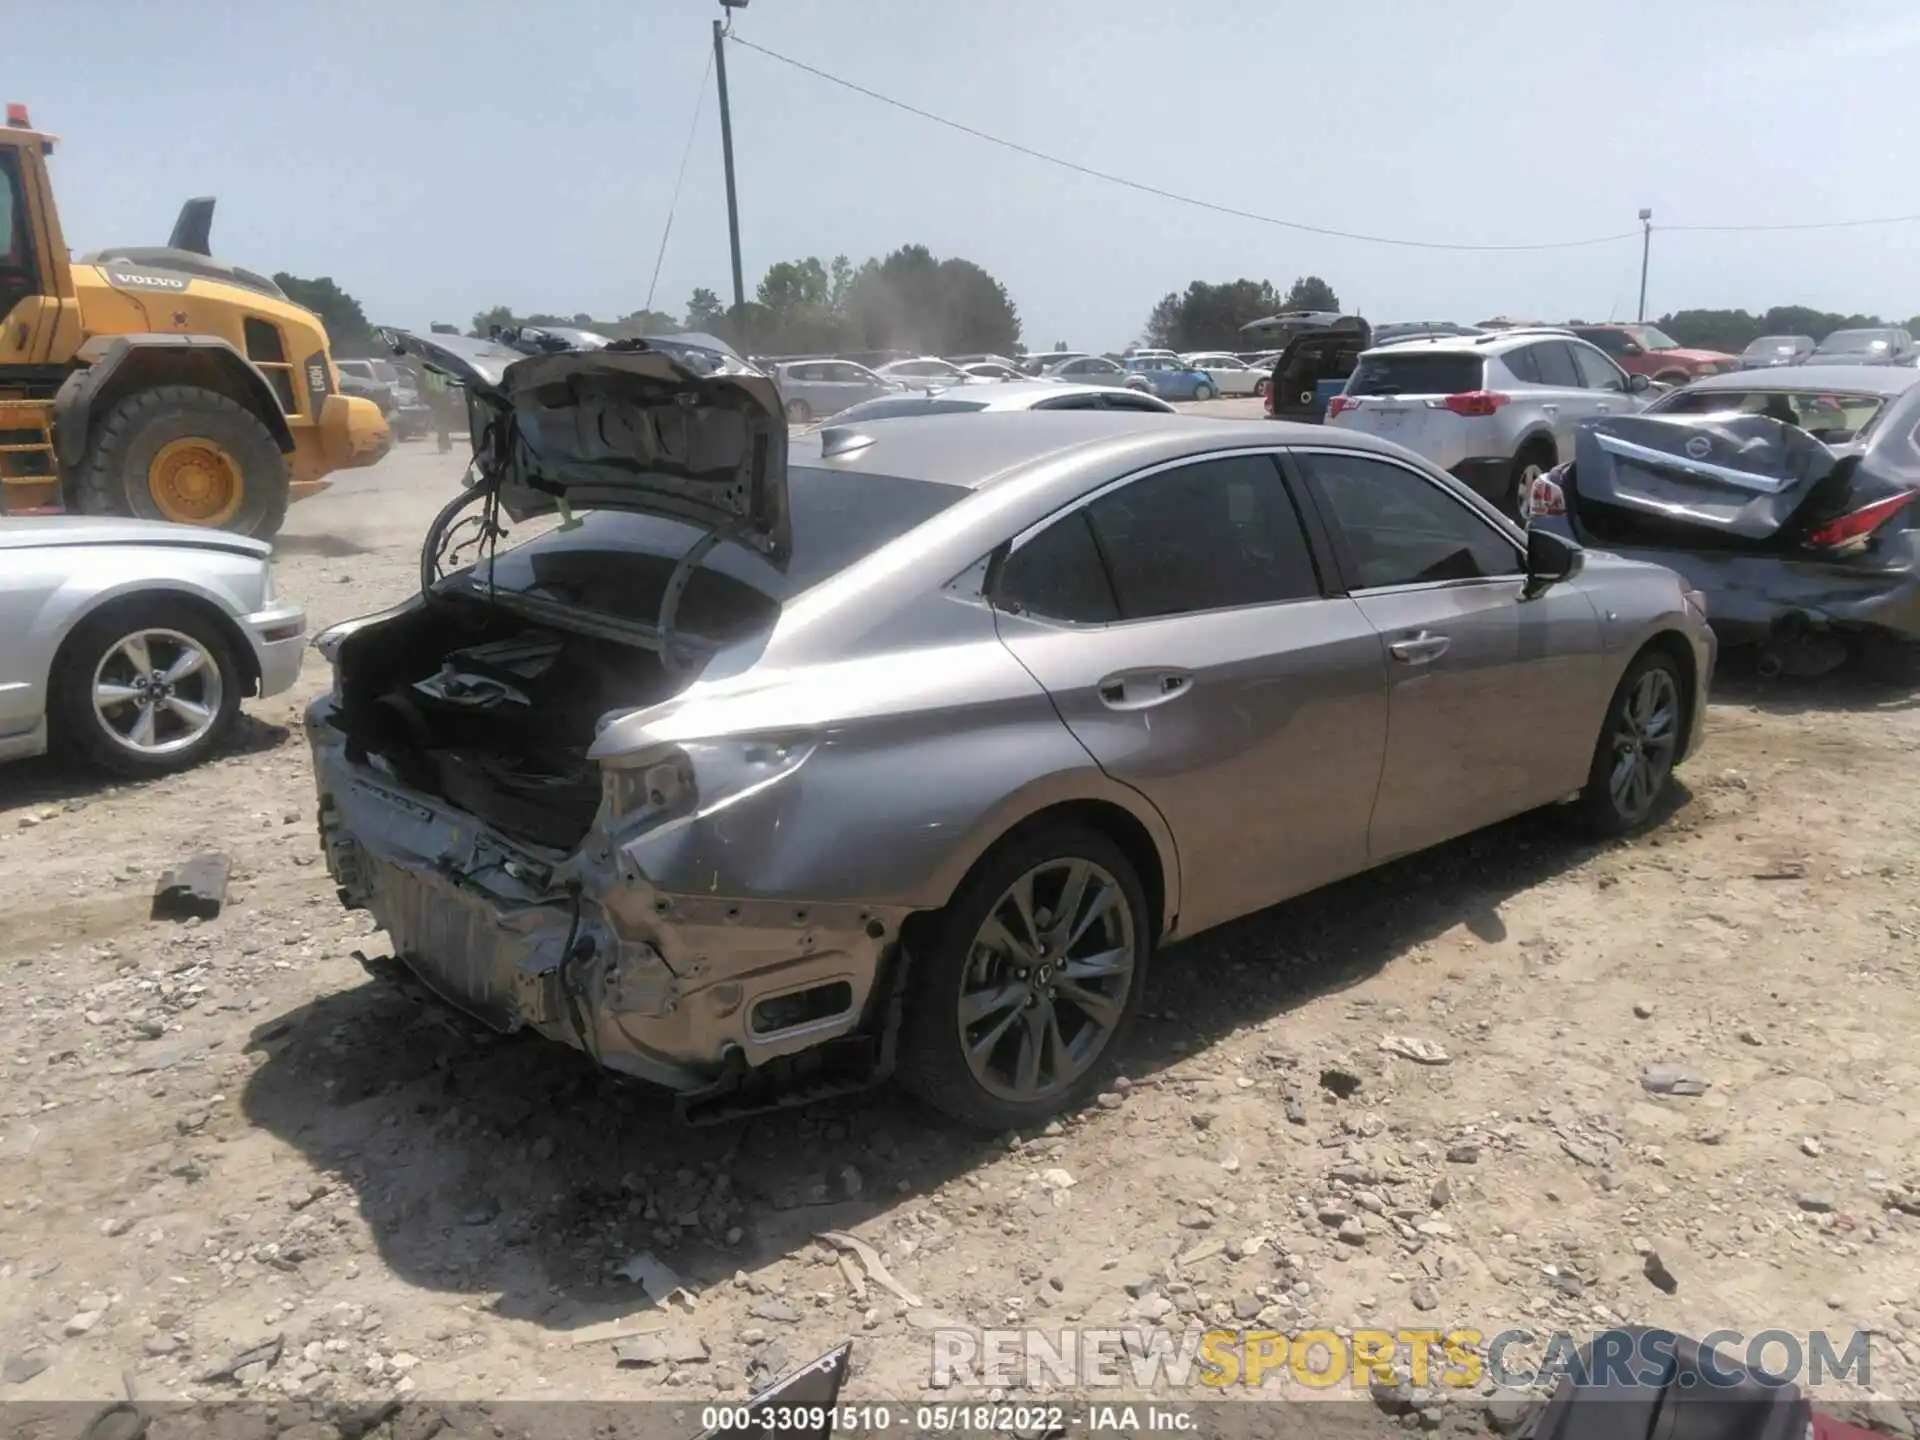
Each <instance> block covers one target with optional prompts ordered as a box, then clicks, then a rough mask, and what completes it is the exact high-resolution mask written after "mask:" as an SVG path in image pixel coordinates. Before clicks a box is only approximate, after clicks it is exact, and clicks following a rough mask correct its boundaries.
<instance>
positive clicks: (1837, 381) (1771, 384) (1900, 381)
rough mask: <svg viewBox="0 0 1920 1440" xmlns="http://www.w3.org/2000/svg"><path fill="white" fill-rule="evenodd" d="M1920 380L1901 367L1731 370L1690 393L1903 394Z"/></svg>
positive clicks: (1917, 372)
mask: <svg viewBox="0 0 1920 1440" xmlns="http://www.w3.org/2000/svg"><path fill="white" fill-rule="evenodd" d="M1917 380H1920V370H1908V369H1904V368H1902V367H1901V366H1898V365H1792V366H1786V367H1783V368H1781V369H1777V370H1729V371H1727V372H1726V373H1725V374H1722V375H1704V376H1702V377H1701V378H1700V379H1698V380H1696V381H1694V382H1693V383H1692V384H1691V385H1688V386H1687V387H1686V388H1687V389H1688V390H1788V391H1792V392H1794V393H1796V394H1799V393H1805V392H1812V393H1816V394H1823V395H1824V394H1826V393H1827V392H1829V391H1833V390H1844V391H1851V392H1853V393H1855V394H1864V395H1899V394H1902V393H1904V392H1905V391H1907V390H1910V389H1912V388H1913V384H1914V382H1915V381H1917Z"/></svg>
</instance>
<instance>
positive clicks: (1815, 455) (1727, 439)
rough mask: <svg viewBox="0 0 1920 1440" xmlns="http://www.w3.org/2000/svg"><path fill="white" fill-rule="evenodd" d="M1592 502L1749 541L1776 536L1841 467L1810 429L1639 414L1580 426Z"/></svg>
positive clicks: (1582, 481) (1579, 452) (1759, 419)
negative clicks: (1822, 482) (1817, 489)
mask: <svg viewBox="0 0 1920 1440" xmlns="http://www.w3.org/2000/svg"><path fill="white" fill-rule="evenodd" d="M1574 458H1575V464H1576V466H1577V474H1578V476H1579V486H1580V496H1581V499H1582V500H1583V501H1584V502H1586V503H1592V504H1600V505H1613V506H1618V507H1619V508H1621V509H1623V510H1629V511H1635V512H1638V513H1640V514H1642V515H1646V516H1650V517H1654V518H1657V519H1661V520H1665V521H1668V522H1671V523H1679V524H1682V525H1686V526H1689V527H1692V528H1697V529H1701V530H1710V531H1716V532H1718V533H1720V534H1723V535H1729V536H1734V537H1737V538H1739V539H1742V540H1764V539H1767V538H1768V537H1770V536H1773V535H1775V534H1778V533H1779V532H1780V531H1781V530H1783V529H1785V528H1786V527H1787V526H1788V524H1789V523H1791V522H1792V521H1793V519H1794V517H1795V516H1796V515H1797V514H1799V513H1800V511H1801V510H1802V508H1803V507H1804V506H1805V505H1806V503H1807V501H1808V499H1809V498H1810V497H1811V496H1812V494H1813V492H1814V490H1815V488H1816V487H1817V486H1818V485H1819V484H1820V482H1821V481H1822V480H1825V479H1826V478H1827V477H1828V476H1830V475H1832V474H1833V473H1834V472H1835V469H1836V467H1837V466H1839V465H1841V464H1843V463H1845V464H1847V465H1849V466H1851V464H1852V463H1853V462H1852V461H1850V460H1849V461H1845V462H1843V461H1842V460H1841V459H1840V458H1839V457H1838V456H1837V455H1836V454H1835V453H1834V452H1833V451H1832V450H1830V449H1828V448H1827V446H1825V445H1823V444H1821V443H1820V442H1819V441H1818V440H1816V439H1814V438H1813V437H1812V436H1811V435H1809V434H1807V432H1806V431H1804V430H1801V429H1799V428H1798V427H1796V426H1793V425H1787V424H1784V423H1782V422H1781V421H1779V420H1773V419H1769V418H1768V417H1766V416H1764V415H1740V416H1689V417H1685V418H1681V417H1678V416H1675V417H1668V416H1655V415H1632V416H1620V417H1618V418H1615V419H1609V420H1598V421H1594V422H1592V423H1590V424H1587V425H1583V426H1581V427H1580V431H1579V438H1578V440H1577V441H1576V444H1575V456H1574Z"/></svg>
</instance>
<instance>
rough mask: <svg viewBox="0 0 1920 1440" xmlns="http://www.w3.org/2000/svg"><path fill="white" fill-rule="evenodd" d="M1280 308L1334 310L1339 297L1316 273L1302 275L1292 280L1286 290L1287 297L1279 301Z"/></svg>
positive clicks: (1338, 302)
mask: <svg viewBox="0 0 1920 1440" xmlns="http://www.w3.org/2000/svg"><path fill="white" fill-rule="evenodd" d="M1280 308H1281V309H1282V310H1335V311H1337V310H1338V309H1339V308H1340V297H1339V296H1338V295H1336V294H1334V293H1333V287H1332V286H1331V285H1329V284H1327V282H1326V281H1324V280H1322V279H1321V278H1320V277H1319V276H1318V275H1302V276H1301V277H1300V278H1299V279H1298V280H1296V281H1294V282H1293V288H1292V289H1291V290H1289V291H1287V298H1286V299H1284V300H1282V301H1281V302H1280Z"/></svg>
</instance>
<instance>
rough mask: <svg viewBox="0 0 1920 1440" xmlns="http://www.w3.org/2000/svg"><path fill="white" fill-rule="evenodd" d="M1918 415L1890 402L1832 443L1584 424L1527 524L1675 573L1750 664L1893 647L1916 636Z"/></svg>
mask: <svg viewBox="0 0 1920 1440" xmlns="http://www.w3.org/2000/svg"><path fill="white" fill-rule="evenodd" d="M1917 393H1920V392H1917ZM1902 410H1905V411H1907V412H1908V413H1906V414H1905V415H1902V414H1901V413H1900V412H1901V411H1902ZM1915 418H1916V417H1915V416H1914V414H1913V413H1912V407H1911V406H1909V405H1904V404H1903V405H1901V406H1896V407H1894V408H1893V412H1892V413H1890V414H1888V415H1886V416H1885V417H1883V419H1882V421H1881V423H1880V425H1879V426H1878V427H1877V434H1875V435H1873V436H1870V437H1866V439H1867V443H1865V444H1861V445H1857V446H1853V447H1849V448H1847V449H1844V450H1840V449H1835V448H1833V447H1830V446H1828V445H1827V444H1824V443H1823V442H1821V441H1820V440H1817V439H1815V438H1814V437H1813V436H1811V435H1809V434H1808V433H1807V432H1806V431H1805V430H1803V429H1800V428H1799V427H1797V426H1795V425H1791V424H1787V423H1785V422H1784V421H1782V420H1778V419H1774V418H1771V417H1769V416H1766V415H1755V414H1738V415H1733V414H1724V415H1689V416H1678V415H1674V416H1668V415H1641V416H1628V417H1619V418H1613V419H1607V420H1601V421H1595V422H1592V423H1589V424H1587V425H1583V426H1582V427H1581V429H1580V432H1579V435H1578V438H1577V442H1576V446H1575V457H1574V460H1573V462H1572V463H1571V464H1569V465H1563V466H1561V467H1559V468H1558V469H1556V470H1553V471H1551V472H1549V473H1548V474H1547V475H1546V476H1545V477H1543V478H1542V479H1540V480H1538V481H1536V482H1535V483H1534V485H1533V487H1532V490H1531V492H1530V494H1529V495H1528V496H1527V498H1526V519H1527V521H1528V523H1529V524H1530V525H1538V526H1540V527H1541V528H1545V529H1554V530H1559V531H1562V532H1563V533H1567V534H1570V535H1571V537H1572V538H1574V539H1576V540H1578V541H1579V542H1580V543H1581V544H1583V545H1587V546H1591V547H1593V548H1596V549H1605V550H1612V551H1615V552H1617V553H1620V554H1624V555H1629V556H1632V557H1634V558H1636V559H1643V560H1650V561H1653V562H1654V563H1657V564H1661V565H1665V566H1667V567H1668V568H1670V569H1672V570H1675V571H1677V572H1679V573H1680V574H1681V575H1682V576H1683V577H1685V578H1686V579H1687V581H1688V582H1689V583H1690V584H1691V585H1692V586H1693V587H1694V588H1695V589H1696V590H1697V591H1699V592H1701V593H1702V594H1703V595H1704V596H1705V599H1706V605H1707V610H1708V614H1709V615H1710V616H1711V619H1712V623H1713V626H1714V629H1715V630H1716V631H1717V632H1718V633H1719V634H1720V636H1721V638H1722V640H1724V641H1727V642H1729V643H1735V644H1740V643H1746V644H1757V645H1759V646H1760V647H1761V651H1762V653H1761V666H1762V669H1763V671H1768V672H1773V673H1778V672H1779V671H1780V670H1782V669H1788V670H1793V671H1796V672H1798V673H1819V672H1821V671H1824V670H1827V669H1831V668H1833V667H1834V666H1835V665H1838V664H1839V663H1840V662H1841V661H1842V660H1844V659H1845V658H1846V657H1847V655H1848V653H1849V652H1850V650H1857V651H1860V652H1862V653H1865V652H1866V651H1868V650H1873V651H1874V652H1875V653H1876V655H1877V654H1878V653H1879V652H1881V651H1883V650H1886V649H1887V648H1888V647H1892V652H1893V653H1896V654H1900V653H1904V652H1907V651H1908V650H1909V649H1910V647H1911V646H1913V645H1914V643H1915V642H1920V507H1916V505H1915V503H1914V502H1915V499H1916V496H1917V495H1920V455H1917V454H1915V452H1914V446H1913V426H1914V421H1915ZM1895 426H1898V427H1899V429H1898V431H1897V432H1896V430H1895V429H1894V428H1893V427H1895ZM1898 668H1902V669H1904V668H1905V663H1904V662H1903V663H1902V664H1901V665H1900V666H1899V667H1898Z"/></svg>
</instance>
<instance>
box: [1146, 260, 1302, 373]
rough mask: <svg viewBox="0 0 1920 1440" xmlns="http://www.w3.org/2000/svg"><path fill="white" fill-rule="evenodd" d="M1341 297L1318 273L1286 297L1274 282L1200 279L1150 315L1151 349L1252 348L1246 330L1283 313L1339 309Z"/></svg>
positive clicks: (1165, 299) (1171, 294) (1295, 285)
mask: <svg viewBox="0 0 1920 1440" xmlns="http://www.w3.org/2000/svg"><path fill="white" fill-rule="evenodd" d="M1339 308H1340V297H1339V296H1338V295H1336V294H1334V291H1333V287H1332V286H1331V285H1329V284H1328V283H1327V282H1326V281H1324V280H1322V279H1321V278H1320V277H1319V276H1318V275H1303V276H1301V277H1300V278H1299V279H1298V280H1295V281H1294V282H1293V284H1292V285H1291V286H1290V287H1289V288H1288V289H1287V292H1286V294H1284V295H1282V294H1281V293H1280V292H1279V291H1278V290H1276V289H1275V288H1274V287H1273V283H1272V282H1271V281H1268V280H1229V281H1227V282H1225V283H1224V284H1220V285H1214V284H1209V283H1208V282H1207V281H1205V280H1195V281H1194V282H1193V283H1192V284H1191V285H1189V286H1187V288H1186V289H1185V290H1175V291H1171V292H1169V293H1168V294H1167V295H1165V296H1163V297H1162V298H1161V300H1160V303H1159V304H1157V305H1155V306H1154V307H1153V309H1152V310H1151V311H1150V312H1149V313H1148V315H1147V324H1146V332H1145V338H1146V341H1147V343H1148V344H1149V345H1153V346H1157V347H1159V348H1161V349H1166V350H1178V351H1180V352H1182V353H1183V354H1186V353H1191V352H1192V351H1195V350H1245V349H1248V348H1250V347H1249V345H1248V343H1247V339H1246V337H1245V336H1244V335H1242V334H1241V333H1240V327H1241V326H1242V325H1246V324H1248V323H1250V322H1252V321H1254V320H1263V319H1265V318H1266V317H1267V316H1269V315H1276V314H1278V313H1279V312H1281V311H1282V310H1336V311H1337V310H1338V309H1339Z"/></svg>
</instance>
